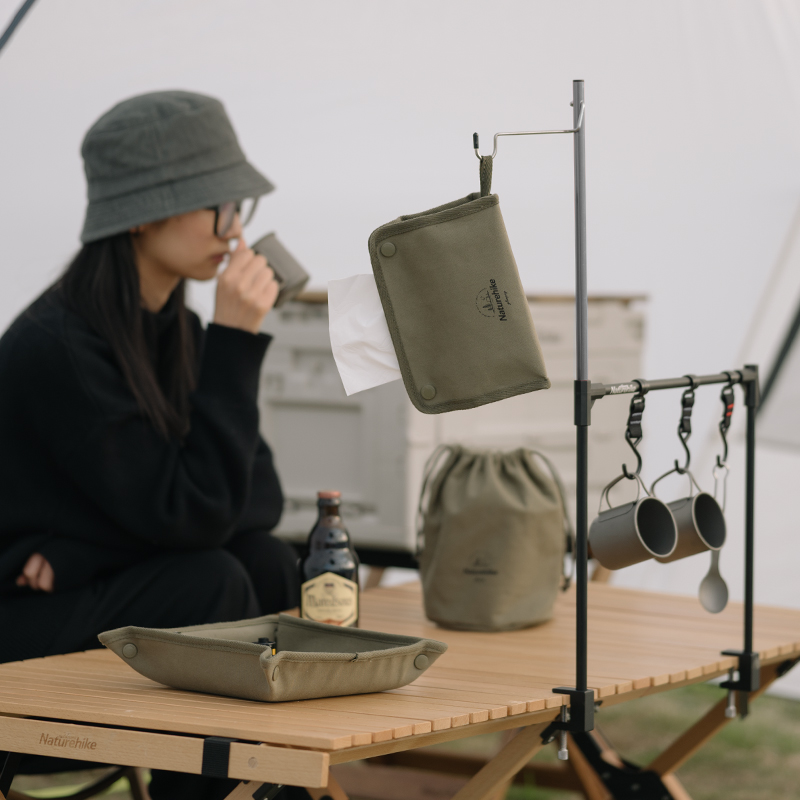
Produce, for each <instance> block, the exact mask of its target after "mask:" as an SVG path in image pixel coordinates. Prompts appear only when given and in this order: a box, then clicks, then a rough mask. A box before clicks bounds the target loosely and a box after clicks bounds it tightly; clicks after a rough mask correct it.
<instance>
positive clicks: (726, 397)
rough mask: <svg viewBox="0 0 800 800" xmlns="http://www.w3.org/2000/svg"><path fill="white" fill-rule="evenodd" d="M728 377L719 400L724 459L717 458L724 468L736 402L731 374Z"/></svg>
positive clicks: (718, 463)
mask: <svg viewBox="0 0 800 800" xmlns="http://www.w3.org/2000/svg"><path fill="white" fill-rule="evenodd" d="M725 374H726V375H727V376H728V384H727V386H723V388H722V392H721V393H720V396H719V399H720V400H721V401H722V419H721V420H720V421H719V435H720V436H721V437H722V446H723V448H724V449H723V452H722V458H720V457H719V456H717V466H718V467H724V466H725V465H726V464H727V462H728V429H729V428H730V427H731V417H733V406H734V402H735V400H736V395H735V394H734V391H733V378H732V377H731V374H730V372H726V373H725Z"/></svg>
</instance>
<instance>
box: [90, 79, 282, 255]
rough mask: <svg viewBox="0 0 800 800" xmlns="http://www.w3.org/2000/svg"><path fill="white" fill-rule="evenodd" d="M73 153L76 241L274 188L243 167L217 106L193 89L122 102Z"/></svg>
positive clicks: (244, 163) (229, 128)
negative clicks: (77, 167)
mask: <svg viewBox="0 0 800 800" xmlns="http://www.w3.org/2000/svg"><path fill="white" fill-rule="evenodd" d="M81 154H82V155H83V163H84V169H85V170H86V181H87V183H88V195H89V205H88V207H87V208H86V219H85V221H84V224H83V231H82V232H81V241H82V242H84V243H86V242H92V241H95V240H96V239H102V238H104V237H106V236H111V235H113V234H115V233H121V232H122V231H125V230H128V229H129V228H132V227H134V226H136V225H142V224H144V223H146V222H154V221H156V220H159V219H166V218H167V217H172V216H175V215H176V214H185V213H187V212H189V211H195V210H197V209H199V208H211V207H213V206H217V205H219V204H220V203H226V202H228V201H230V200H244V199H246V198H251V197H252V198H255V197H260V196H261V195H264V194H267V193H268V192H271V191H272V190H273V189H274V188H275V187H274V186H273V185H272V184H271V183H270V182H269V181H268V180H267V179H266V178H265V177H264V176H263V175H262V174H261V173H260V172H258V171H257V170H256V169H255V168H254V167H252V166H251V165H250V164H248V163H247V159H246V158H245V156H244V153H243V152H242V149H241V148H240V147H239V142H238V141H237V140H236V134H235V133H234V131H233V127H232V126H231V123H230V120H229V119H228V115H227V114H226V113H225V109H224V108H223V106H222V103H220V101H219V100H217V99H215V98H213V97H207V96H206V95H202V94H195V93H193V92H180V91H169V92H151V93H149V94H142V95H139V96H137V97H131V98H130V99H128V100H123V101H122V102H121V103H118V104H117V105H116V106H114V108H112V109H111V110H110V111H108V112H107V113H105V114H103V116H102V117H100V119H99V120H97V122H95V124H94V125H92V127H91V128H90V129H89V132H88V133H87V134H86V137H85V138H84V140H83V146H82V147H81Z"/></svg>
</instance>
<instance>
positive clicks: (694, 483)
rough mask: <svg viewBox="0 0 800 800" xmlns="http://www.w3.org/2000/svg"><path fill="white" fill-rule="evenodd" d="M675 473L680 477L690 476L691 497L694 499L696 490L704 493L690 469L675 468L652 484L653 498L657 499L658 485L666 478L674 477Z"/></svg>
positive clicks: (651, 493)
mask: <svg viewBox="0 0 800 800" xmlns="http://www.w3.org/2000/svg"><path fill="white" fill-rule="evenodd" d="M673 472H677V473H678V474H679V475H680V474H683V475H688V476H689V497H694V490H695V489H697V491H698V492H702V491H703V490H702V489H701V488H700V486H699V485H698V483H697V481H696V480H695V478H694V475H692V473H691V472H690V471H689V470H688V469H678V468H677V467H673V468H672V469H668V470H667V471H666V472H665V473H664V474H663V475H659V476H658V477H657V478H656V479H655V480H654V481H653V482H652V483H651V484H650V495H651V496H652V497H656V484H657V483H658V482H659V481H661V480H664V478H666V477H668V476H669V475H672V473H673Z"/></svg>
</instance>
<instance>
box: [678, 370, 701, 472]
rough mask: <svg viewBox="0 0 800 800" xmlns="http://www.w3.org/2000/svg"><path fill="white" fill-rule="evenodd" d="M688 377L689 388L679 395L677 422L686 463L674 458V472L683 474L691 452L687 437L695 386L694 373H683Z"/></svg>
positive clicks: (690, 458)
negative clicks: (679, 403) (678, 420)
mask: <svg viewBox="0 0 800 800" xmlns="http://www.w3.org/2000/svg"><path fill="white" fill-rule="evenodd" d="M684 377H685V378H688V379H689V388H688V389H687V390H686V391H685V392H684V393H683V394H682V395H681V421H680V422H679V423H678V438H679V439H680V440H681V444H682V445H683V449H684V450H685V451H686V463H685V464H684V465H683V466H681V465H680V464H679V463H678V459H677V458H676V459H675V472H677V473H678V475H683V474H684V473H686V472H688V470H689V464H690V463H691V460H692V454H691V453H690V452H689V445H688V444H686V443H687V442H688V441H689V437H690V436H691V435H692V408H693V406H694V388H695V386H696V384H695V380H694V375H684Z"/></svg>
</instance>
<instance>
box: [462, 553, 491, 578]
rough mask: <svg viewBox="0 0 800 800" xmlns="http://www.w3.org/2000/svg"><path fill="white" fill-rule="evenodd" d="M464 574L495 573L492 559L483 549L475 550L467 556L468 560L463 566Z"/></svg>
mask: <svg viewBox="0 0 800 800" xmlns="http://www.w3.org/2000/svg"><path fill="white" fill-rule="evenodd" d="M464 574H465V575H497V570H496V569H495V568H494V559H492V557H491V555H490V554H489V553H487V552H486V551H485V550H477V551H476V552H474V553H473V554H472V555H471V556H470V557H469V562H468V564H467V566H466V567H464Z"/></svg>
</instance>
